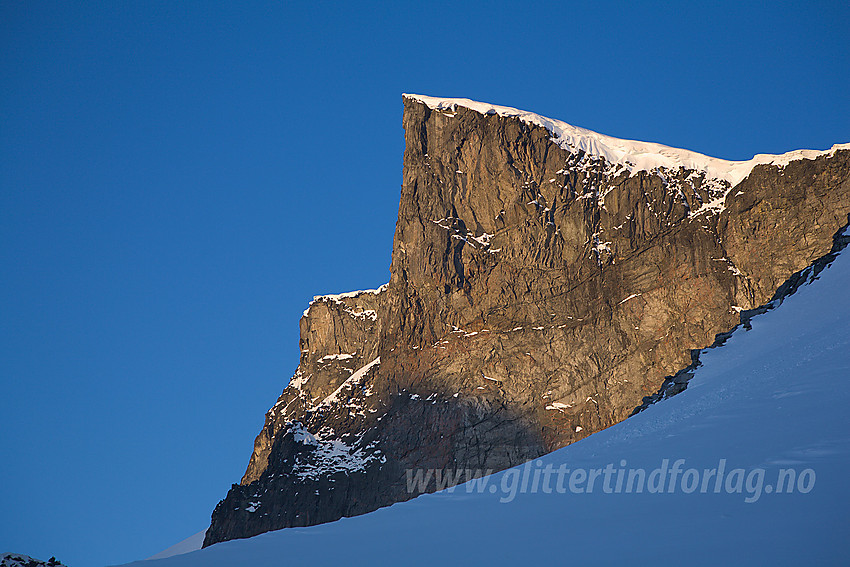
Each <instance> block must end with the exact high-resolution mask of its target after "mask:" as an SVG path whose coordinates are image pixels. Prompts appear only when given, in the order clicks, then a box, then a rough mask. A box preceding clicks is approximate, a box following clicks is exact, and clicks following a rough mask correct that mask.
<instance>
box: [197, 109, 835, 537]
mask: <svg viewBox="0 0 850 567" xmlns="http://www.w3.org/2000/svg"><path fill="white" fill-rule="evenodd" d="M403 125H404V129H405V150H404V164H403V165H404V168H403V182H402V189H401V199H400V203H399V213H398V222H397V225H396V232H395V237H394V241H393V251H392V259H391V266H390V281H389V283H388V284H386V285H384V286H381V287H380V288H378V289H375V290H366V291H360V292H350V293H345V294H340V295H333V296H317V297H316V298H315V299H314V301H313V302H312V303H311V304H310V306H309V308H308V309H307V311H305V313H304V316H303V317H302V318H301V321H300V331H301V339H300V347H301V359H300V363H299V366H298V369H297V371H296V373H295V376H294V377H293V378H292V380H291V381H290V383H289V385H288V386H287V387H286V388H285V389H284V390H283V393H282V394H281V396H280V398H279V399H278V400H277V403H275V405H274V406H273V407H272V408H271V409H270V410H269V412H268V413H267V414H266V420H265V424H264V426H263V429H262V430H261V431H260V433H259V435H258V436H257V438H256V441H255V443H254V451H253V454H252V456H251V460H250V462H249V464H248V468H247V470H246V472H245V475H244V477H243V478H242V481H241V483H240V484H237V485H233V487H232V488H231V490H230V491H229V492H228V494H227V496H226V497H225V499H224V500H222V501H221V502H220V503H219V505H218V506H217V507H216V509H215V511H214V512H213V516H212V523H211V526H210V528H209V530H208V531H207V534H206V540H205V542H204V545H210V544H213V543H216V542H219V541H224V540H229V539H234V538H242V537H250V536H253V535H256V534H259V533H263V532H265V531H269V530H274V529H280V528H286V527H294V526H308V525H314V524H318V523H323V522H329V521H333V520H337V519H339V518H342V517H346V516H353V515H357V514H363V513H366V512H370V511H372V510H375V509H377V508H380V507H382V506H387V505H390V504H393V503H395V502H400V501H404V500H408V499H410V498H412V497H415V496H416V495H418V494H419V493H421V492H422V491H433V490H435V489H436V488H437V485H436V482H433V483H431V484H429V485H428V486H426V487H424V488H422V489H421V490H417V491H410V490H408V483H407V481H406V474H407V471H411V470H419V469H433V470H442V471H444V472H445V474H444V475H442V476H441V478H447V477H451V472H452V471H457V470H462V469H464V470H465V469H473V470H487V469H490V470H493V471H498V470H503V469H505V468H508V467H511V466H514V465H518V464H521V463H523V462H525V461H527V460H529V459H533V458H536V457H538V456H541V455H543V454H545V453H547V452H550V451H553V450H555V449H559V448H561V447H563V446H565V445H568V444H570V443H573V442H575V441H578V440H580V439H582V438H584V437H586V436H588V435H592V434H593V433H594V432H596V431H599V430H601V429H603V428H606V427H609V426H611V425H613V424H615V423H617V422H619V421H621V420H623V419H626V418H627V417H628V416H629V415H631V414H632V413H633V412H634V411H635V410H636V408H642V407H645V406H646V405H647V404H648V403H651V402H653V401H656V400H658V399H661V398H663V397H665V396H667V395H670V394H672V393H676V392H678V391H681V390H683V389H684V388H685V387H686V385H687V377H688V376H689V372H690V371H692V370H693V368H694V367H695V366H694V365H696V364H698V356H696V357H695V354H694V353H698V352H699V351H700V350H701V349H704V348H706V347H709V346H711V345H713V344H715V343H716V342H717V341H720V342H722V337H723V336H724V334H725V333H728V332H730V331H731V330H732V329H734V328H735V327H736V325H739V324H741V323H742V322H743V323H746V321H748V320H749V319H748V318H749V317H751V316H752V315H753V314H754V313H756V312H757V311H758V310H759V309H763V308H765V306H766V305H768V304H769V303H770V302H771V301H775V300H776V299H777V294H782V293H784V292H783V290H785V291H788V289H789V287H788V286H789V285H790V286H792V287H793V285H795V284H794V283H793V282H797V283H799V281H800V278H803V279H805V276H803V275H801V274H803V271H804V270H806V268H807V267H810V266H814V265H816V264H817V263H818V262H823V261H824V260H823V258H825V257H826V256H827V255H829V254H830V253H837V251H836V250H835V249H834V245H835V242H837V241H836V240H835V238H836V235H837V234H839V231H840V230H841V229H842V227H845V226H846V225H847V223H848V215H849V214H850V145H844V146H835V147H833V148H832V149H831V150H828V151H825V152H813V151H808V150H805V151H797V152H792V153H790V154H786V155H784V156H756V157H755V158H753V160H750V161H748V162H726V161H724V160H718V159H716V158H709V157H706V156H700V155H699V154H696V153H694V152H689V151H687V150H677V149H675V148H666V147H665V146H660V145H658V144H648V143H644V142H631V141H626V140H617V139H615V138H611V137H608V136H602V135H600V134H596V133H593V132H590V131H588V130H583V129H580V128H575V127H572V126H570V125H568V124H565V123H563V122H559V121H555V120H551V119H546V118H544V117H540V116H538V115H534V114H532V113H526V112H522V111H518V110H516V109H508V108H505V107H496V106H493V105H486V104H483V103H474V102H472V101H465V100H460V99H433V98H430V97H418V96H405V97H404V116H403ZM795 278H796V279H795ZM792 281H793V282H792ZM788 282H792V283H790V284H789V283H788Z"/></svg>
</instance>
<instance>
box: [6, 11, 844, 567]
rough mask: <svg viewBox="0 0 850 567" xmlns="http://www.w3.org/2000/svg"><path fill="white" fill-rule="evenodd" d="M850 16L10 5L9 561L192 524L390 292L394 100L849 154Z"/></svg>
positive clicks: (121, 558)
mask: <svg viewBox="0 0 850 567" xmlns="http://www.w3.org/2000/svg"><path fill="white" fill-rule="evenodd" d="M848 29H850V7H848V4H847V2H840V1H829V2H823V1H821V2H818V1H815V2H804V3H801V2H793V3H792V2H779V3H774V5H773V6H771V7H769V8H765V7H763V6H761V3H759V4H757V5H756V4H749V3H746V2H741V1H734V2H726V1H720V2H709V3H705V4H704V5H697V4H696V3H693V2H681V3H670V2H664V3H632V2H624V3H608V2H593V3H567V2H558V3H553V4H552V5H544V4H540V5H535V6H532V7H528V6H525V5H524V3H515V4H510V3H489V4H487V5H486V6H485V5H481V6H476V7H468V6H463V5H460V4H455V3H440V2H426V3H423V2H417V3H398V4H396V5H394V6H392V7H386V6H383V5H380V4H360V5H358V6H356V7H355V6H351V5H347V4H343V3H323V2H309V3H308V2H303V3H295V2H288V3H268V4H259V3H248V4H244V5H241V6H238V7H235V6H228V5H219V4H214V3H212V2H193V3H181V4H179V5H178V3H174V2H152V1H151V2H130V3H113V2H102V3H101V2H81V3H76V5H75V4H72V3H65V2H62V3H60V2H56V3H45V2H23V1H4V2H2V3H0V80H2V83H0V112H2V116H0V196H1V197H0V198H1V199H2V200H0V269H2V278H0V388H1V389H0V396H2V397H0V402H2V406H0V407H2V411H0V455H2V458H0V551H6V550H9V551H17V552H21V553H28V554H30V555H34V556H40V557H42V558H47V557H49V556H51V555H56V556H57V557H58V558H60V559H62V560H63V561H65V562H66V563H69V564H70V565H71V566H72V567H92V566H101V565H105V564H107V563H118V562H125V561H130V560H133V559H139V558H143V557H147V556H149V555H151V554H153V553H156V552H158V551H160V550H162V549H163V548H165V547H168V546H169V545H171V544H173V543H176V542H177V541H179V540H180V539H183V538H184V537H187V536H189V535H191V534H193V533H194V532H197V531H199V530H202V529H204V528H205V527H206V525H207V524H208V521H209V516H210V513H211V512H212V509H213V507H214V506H215V504H216V502H217V501H218V500H219V499H220V498H222V497H223V496H224V495H225V493H226V492H227V489H228V488H229V487H230V484H231V483H234V482H238V480H239V478H240V477H241V475H242V473H243V472H244V468H245V466H246V464H247V462H248V457H249V455H250V453H251V448H252V443H253V439H254V436H255V435H256V433H257V432H258V431H259V429H260V427H261V425H262V421H263V416H264V413H265V411H266V410H267V409H268V408H269V407H270V406H271V405H272V404H273V403H274V401H275V399H276V397H277V396H278V394H279V393H280V391H281V389H282V388H283V387H284V386H285V384H286V382H287V380H288V379H289V377H290V376H291V374H292V372H293V371H294V370H295V367H296V365H297V362H298V318H299V317H300V316H301V312H302V311H303V310H304V308H305V307H306V305H307V303H308V301H309V300H310V298H311V297H312V296H313V295H315V294H319V293H330V292H341V291H346V290H350V289H361V288H369V287H376V286H378V285H380V284H382V283H384V282H386V281H387V280H388V279H389V260H390V248H391V244H392V235H393V230H394V226H395V220H396V213H397V210H398V195H399V186H400V182H401V158H402V149H403V131H402V129H401V109H402V105H401V93H402V92H416V93H422V94H431V95H437V96H461V97H468V98H473V99H478V100H484V101H488V102H493V103H497V104H503V105H508V106H516V107H519V108H524V109H527V110H533V111H535V112H538V113H540V114H543V115H549V116H552V117H555V118H559V119H562V120H565V121H567V122H570V123H572V124H575V125H578V126H583V127H587V128H590V129H593V130H597V131H599V132H603V133H606V134H611V135H615V136H618V137H626V138H637V139H643V140H651V141H657V142H662V143H665V144H668V145H674V146H680V147H686V148H689V149H693V150H697V151H700V152H703V153H707V154H710V155H715V156H718V157H724V158H729V159H748V158H750V157H752V155H753V154H754V153H762V152H765V153H778V152H785V151H788V150H792V149H797V148H801V147H805V148H815V149H823V148H827V147H829V146H831V145H832V144H834V143H837V142H850V111H848V103H850V94H848V93H850V34H848V32H847V30H848Z"/></svg>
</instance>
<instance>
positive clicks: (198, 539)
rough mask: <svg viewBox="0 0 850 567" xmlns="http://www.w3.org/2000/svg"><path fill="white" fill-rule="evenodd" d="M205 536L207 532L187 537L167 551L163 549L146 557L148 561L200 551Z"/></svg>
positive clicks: (203, 531)
mask: <svg viewBox="0 0 850 567" xmlns="http://www.w3.org/2000/svg"><path fill="white" fill-rule="evenodd" d="M206 535H207V530H202V531H200V532H198V533H196V534H195V535H191V536H189V537H187V538H186V539H184V540H183V541H181V542H178V543H175V544H174V545H172V546H171V547H169V548H168V549H164V550H162V551H160V552H159V553H157V554H156V555H153V556H151V557H148V559H165V558H166V557H173V556H175V555H180V554H183V553H189V552H190V551H195V550H196V549H201V546H202V545H204V536H206Z"/></svg>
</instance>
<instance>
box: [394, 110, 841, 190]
mask: <svg viewBox="0 0 850 567" xmlns="http://www.w3.org/2000/svg"><path fill="white" fill-rule="evenodd" d="M402 97H404V98H406V99H410V100H414V101H416V102H420V103H422V104H424V105H426V106H427V107H428V108H430V109H432V110H438V111H443V112H454V110H455V109H457V107H463V108H468V109H470V110H474V111H475V112H478V113H480V114H484V115H498V116H504V117H515V118H519V119H520V120H522V121H523V122H525V123H527V124H532V125H535V126H541V127H543V128H546V129H547V130H548V131H549V132H550V133H551V134H552V142H554V143H556V144H557V145H558V146H560V147H561V148H563V149H565V150H567V151H569V152H572V153H577V152H579V151H583V152H584V153H585V154H587V155H590V156H594V157H598V158H604V159H605V160H606V161H607V162H608V163H609V164H611V165H612V166H614V167H615V168H616V170H617V173H623V172H628V173H629V174H630V175H634V174H636V173H637V172H639V171H652V170H662V171H663V170H667V171H673V170H677V169H685V170H694V171H697V172H702V173H704V174H705V177H706V178H707V179H717V180H720V181H725V182H727V183H729V186H730V187H734V186H735V185H737V184H738V183H740V182H741V181H742V180H743V179H744V178H745V177H747V175H749V173H750V171H752V169H753V168H754V167H755V166H757V165H762V164H765V165H766V164H772V165H776V166H780V167H782V166H785V165H788V163H790V162H792V161H794V160H798V159H816V158H817V157H819V156H822V155H828V156H831V155H833V154H834V153H835V152H836V151H837V150H841V149H850V144H835V145H833V146H832V147H831V148H830V149H828V150H794V151H790V152H787V153H784V154H757V155H755V156H753V158H752V159H749V160H746V161H729V160H725V159H721V158H715V157H711V156H707V155H703V154H701V153H698V152H694V151H691V150H686V149H682V148H673V147H670V146H665V145H663V144H658V143H655V142H641V141H638V140H624V139H621V138H615V137H613V136H608V135H605V134H600V133H598V132H594V131H593V130H588V129H587V128H581V127H579V126H573V125H572V124H567V123H566V122H563V121H561V120H556V119H554V118H547V117H545V116H541V115H539V114H536V113H534V112H529V111H526V110H519V109H517V108H512V107H509V106H499V105H495V104H490V103H487V102H477V101H474V100H470V99H468V98H442V97H433V96H427V95H418V94H403V95H402Z"/></svg>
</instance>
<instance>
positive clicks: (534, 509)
mask: <svg viewBox="0 0 850 567" xmlns="http://www.w3.org/2000/svg"><path fill="white" fill-rule="evenodd" d="M848 283H850V255H848V254H847V253H845V254H843V255H842V256H839V258H838V259H837V260H836V261H835V262H834V263H833V265H832V266H830V267H829V268H828V269H826V270H825V271H824V272H823V273H822V274H821V275H820V278H819V281H816V282H815V283H814V284H813V285H809V286H804V287H802V288H801V289H800V290H799V291H798V292H797V293H796V294H795V295H793V296H791V297H789V298H788V299H786V301H785V302H784V304H783V305H782V306H781V307H779V308H778V309H776V310H773V311H770V312H768V313H766V314H764V315H761V316H758V317H756V318H755V319H753V321H752V330H750V331H745V330H743V329H740V328H739V330H738V331H736V332H735V334H734V335H733V336H732V338H731V339H730V340H729V341H728V342H727V343H726V345H725V346H723V347H722V348H718V349H713V350H710V351H707V352H706V353H705V354H704V355H703V356H702V362H703V366H702V367H701V368H700V369H699V370H697V372H696V376H695V377H694V378H693V379H692V380H691V382H690V383H689V387H688V389H687V390H686V391H685V392H683V393H681V394H679V395H678V396H676V397H674V398H671V399H669V400H666V401H663V402H661V403H658V404H656V405H654V406H652V407H650V408H649V409H647V410H646V411H644V412H642V413H640V414H638V415H636V416H634V417H632V418H629V419H627V420H626V421H624V422H622V423H620V424H618V425H615V426H613V427H611V428H609V429H607V430H605V431H602V432H599V433H596V434H594V435H592V436H591V437H589V438H587V439H584V440H582V441H580V442H578V443H576V444H574V445H571V446H569V447H566V448H564V449H561V450H559V451H556V452H554V453H551V454H549V455H547V456H545V457H544V458H542V459H539V460H536V461H534V462H532V463H528V464H526V465H525V466H521V467H516V468H514V469H509V470H507V471H503V472H501V473H498V474H496V475H492V476H490V477H488V478H487V479H486V480H487V483H488V484H487V485H486V490H483V491H481V492H480V493H479V492H478V486H479V484H476V485H474V486H473V485H461V486H458V487H455V489H454V490H453V491H443V492H440V493H436V494H430V495H425V496H421V497H419V498H416V499H414V500H412V501H409V502H406V503H401V504H396V505H394V506H391V507H388V508H383V509H381V510H378V511H376V512H373V513H371V514H367V515H364V516H359V517H356V518H347V519H343V520H340V521H338V522H334V523H330V524H325V525H320V526H314V527H310V528H303V529H287V530H281V531H278V532H271V533H267V534H263V535H260V536H257V537H254V538H251V539H247V540H237V541H231V542H225V543H221V544H217V545H214V546H212V547H210V548H208V549H204V550H200V551H195V552H191V553H187V554H184V555H178V556H174V557H171V558H169V559H163V560H156V561H147V562H144V563H135V564H133V565H145V566H146V567H156V566H160V565H161V566H163V567H184V566H185V567H195V566H204V567H214V566H234V565H246V566H266V565H268V566H271V565H274V566H286V565H303V564H310V565H390V564H392V565H395V564H405V565H422V566H431V565H463V564H465V565H486V564H489V565H513V564H526V565H528V564H532V565H533V564H536V563H537V562H541V563H543V562H545V563H554V564H563V563H565V562H569V563H574V564H578V565H582V564H592V565H599V564H605V565H613V564H617V565H622V564H637V565H659V564H661V565H722V564H734V565H742V564H759V565H765V564H771V565H824V564H846V561H847V556H848V552H850V531H848V530H849V529H850V522H848V520H850V514H849V513H848V510H850V486H848V479H850V477H848V474H847V471H848V470H850V469H848V466H850V419H848V417H850V412H848V408H850V319H848V314H850V293H848ZM665 461H666V463H667V465H666V467H665V466H664V462H665ZM676 462H678V465H677V464H676ZM721 463H722V468H724V469H725V476H724V477H723V479H722V481H721V482H717V477H718V476H719V474H720V473H719V471H718V470H717V469H718V468H720V467H719V465H720V464H721ZM547 468H548V469H549V470H550V471H552V470H558V469H559V468H562V469H569V470H570V471H578V470H581V471H583V472H584V474H585V479H584V480H583V481H582V482H575V483H574V485H573V484H571V482H572V480H573V474H574V473H573V472H570V474H569V475H568V476H565V477H563V478H562V479H561V481H562V484H561V487H565V490H563V491H561V490H559V486H558V484H557V479H556V478H555V477H552V478H550V479H549V481H551V482H550V483H549V484H548V488H549V490H548V493H546V492H547V491H545V490H544V482H543V480H542V479H543V475H542V474H540V476H539V478H538V482H536V483H535V481H534V479H533V478H532V479H531V481H530V482H529V483H528V484H527V489H526V492H525V493H523V492H522V489H521V485H520V484H517V483H516V479H517V478H523V475H525V478H526V479H527V478H528V474H531V475H532V477H533V475H534V471H544V470H546V469H547ZM674 468H675V469H677V471H678V472H677V473H676V476H675V482H673V483H672V492H671V491H670V490H671V488H670V485H671V479H672V478H673V474H672V473H671V472H670V471H671V470H673V469H674ZM606 469H608V470H613V471H614V473H613V474H611V475H609V479H608V481H607V482H606V480H605V476H604V471H605V470H606ZM637 469H641V470H643V471H645V473H646V476H647V478H645V479H644V480H645V484H644V486H643V490H642V491H640V492H638V491H637V489H636V486H637V480H636V479H637V476H638V475H637V474H635V475H634V477H635V479H634V480H635V482H634V485H633V487H632V490H626V485H627V481H628V474H629V471H634V470H637ZM656 469H663V474H661V473H656V474H655V476H654V481H652V483H651V482H650V478H649V477H650V476H652V473H653V471H655V470H656ZM736 469H740V471H741V472H740V473H738V472H733V471H735V470H736ZM783 469H784V470H785V472H784V473H781V472H780V471H782V470H783ZM619 470H623V471H624V474H623V476H622V477H621V478H622V479H623V481H622V482H620V480H619V479H618V477H617V474H619V473H618V472H617V471H619ZM690 470H693V471H695V472H694V473H690V472H689V471H690ZM712 470H713V474H712V475H710V476H709V475H708V472H707V471H712ZM524 471H525V472H524ZM591 471H599V472H600V473H603V474H602V475H600V474H598V473H596V472H591ZM758 471H762V472H761V473H759V472H758ZM788 471H793V473H794V478H793V479H791V480H790V481H789V479H788V478H787V477H788V475H789V474H790V472H788ZM780 474H784V475H785V478H784V480H785V490H782V493H781V494H777V489H776V484H777V480H778V479H779V477H780ZM590 475H596V479H595V484H594V485H593V487H592V488H591V487H590V480H589V478H587V477H589V476H590ZM694 475H696V479H695V478H694ZM550 476H551V475H550ZM578 476H579V477H580V476H581V475H578ZM706 477H708V478H707V480H706ZM661 480H663V481H665V485H664V486H663V488H662V490H661V491H658V490H657V489H658V488H659V482H660V481H661ZM653 483H654V484H653ZM535 484H536V485H537V486H536V488H537V489H536V490H533V487H534V485H535ZM703 484H705V490H702V488H703V486H702V485H703ZM618 485H619V486H620V491H619V493H618V492H617V490H616V489H617V486H618ZM490 487H494V488H495V492H491V490H493V489H492V488H490ZM606 487H607V488H610V489H611V490H606ZM506 488H507V490H505V489H506ZM572 488H575V490H573V489H572ZM579 490H580V491H579ZM511 492H513V495H511V494H510V493H511ZM789 492H790V493H789Z"/></svg>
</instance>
